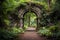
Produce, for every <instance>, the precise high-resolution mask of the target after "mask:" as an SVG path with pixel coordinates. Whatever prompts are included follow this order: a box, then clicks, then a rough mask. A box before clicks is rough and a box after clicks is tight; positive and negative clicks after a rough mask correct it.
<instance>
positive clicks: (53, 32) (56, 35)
mask: <svg viewBox="0 0 60 40" xmlns="http://www.w3.org/2000/svg"><path fill="white" fill-rule="evenodd" d="M38 33H39V34H41V35H42V36H47V37H48V38H50V37H52V38H53V39H56V40H60V23H56V24H55V25H53V26H49V27H42V28H40V30H39V31H38Z"/></svg>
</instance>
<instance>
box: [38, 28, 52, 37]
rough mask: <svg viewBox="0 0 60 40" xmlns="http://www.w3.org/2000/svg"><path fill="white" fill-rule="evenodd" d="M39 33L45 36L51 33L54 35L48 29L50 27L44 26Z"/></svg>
mask: <svg viewBox="0 0 60 40" xmlns="http://www.w3.org/2000/svg"><path fill="white" fill-rule="evenodd" d="M38 33H39V34H40V35H43V36H50V35H52V33H51V31H50V30H48V29H47V28H45V27H42V28H41V29H40V30H39V31H38Z"/></svg>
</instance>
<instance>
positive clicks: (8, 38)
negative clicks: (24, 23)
mask: <svg viewBox="0 0 60 40" xmlns="http://www.w3.org/2000/svg"><path fill="white" fill-rule="evenodd" d="M23 32H24V31H23V29H21V28H16V27H13V28H9V29H1V28H0V40H14V39H16V38H17V35H18V34H20V33H23Z"/></svg>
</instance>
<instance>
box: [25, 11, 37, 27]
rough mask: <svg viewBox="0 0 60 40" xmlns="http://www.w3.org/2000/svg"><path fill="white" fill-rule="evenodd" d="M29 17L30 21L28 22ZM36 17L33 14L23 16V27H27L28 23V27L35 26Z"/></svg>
mask: <svg viewBox="0 0 60 40" xmlns="http://www.w3.org/2000/svg"><path fill="white" fill-rule="evenodd" d="M29 17H30V21H29ZM36 18H37V17H36V15H35V14H34V13H33V12H28V13H26V14H25V15H24V26H25V27H28V26H29V23H30V26H32V27H33V26H36Z"/></svg>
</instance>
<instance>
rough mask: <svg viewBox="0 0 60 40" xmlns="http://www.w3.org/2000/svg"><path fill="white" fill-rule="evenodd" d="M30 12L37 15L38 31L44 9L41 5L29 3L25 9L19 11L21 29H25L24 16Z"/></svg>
mask: <svg viewBox="0 0 60 40" xmlns="http://www.w3.org/2000/svg"><path fill="white" fill-rule="evenodd" d="M28 11H32V12H34V13H35V14H36V15H37V29H38V28H39V27H40V18H41V17H42V15H41V14H42V8H41V5H38V4H34V3H27V5H25V6H24V8H22V7H21V8H20V9H19V14H18V16H19V17H20V22H19V24H20V27H22V28H23V27H24V14H25V13H26V12H28Z"/></svg>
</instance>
